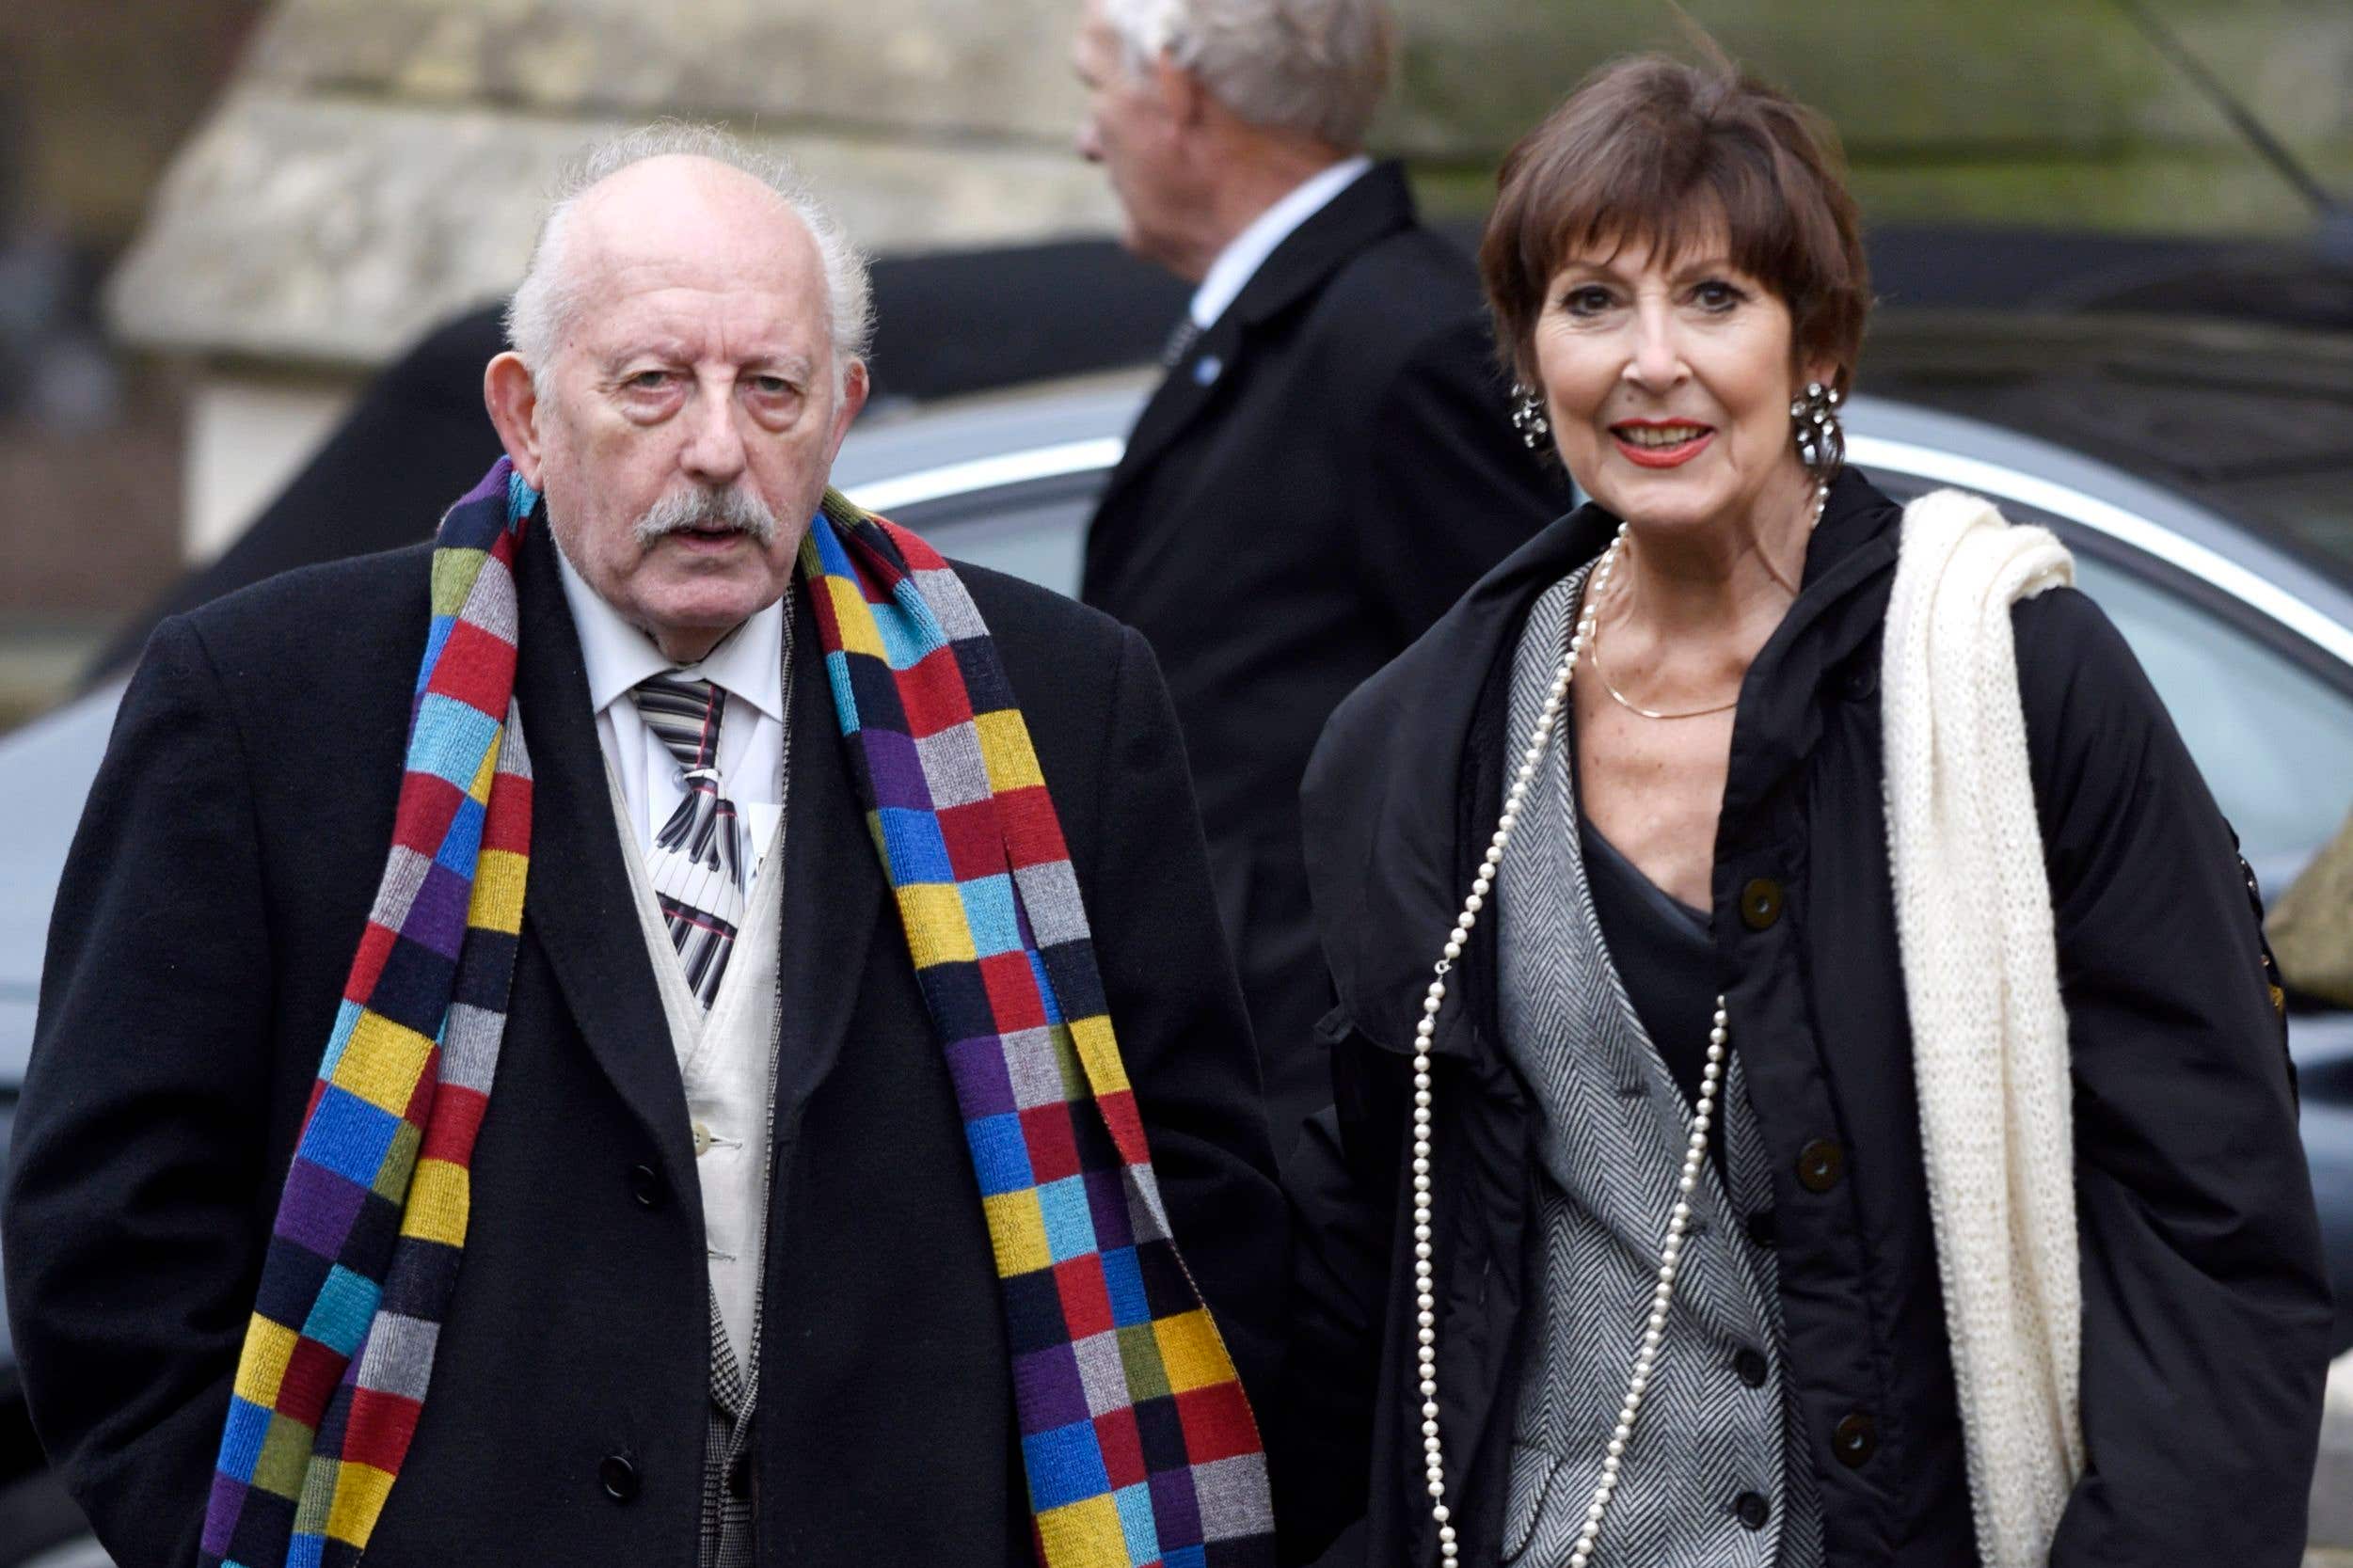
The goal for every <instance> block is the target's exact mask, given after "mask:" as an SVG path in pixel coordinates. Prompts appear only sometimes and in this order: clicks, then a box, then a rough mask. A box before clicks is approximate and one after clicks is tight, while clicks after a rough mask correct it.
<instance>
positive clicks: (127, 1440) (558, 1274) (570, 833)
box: [5, 129, 1285, 1568]
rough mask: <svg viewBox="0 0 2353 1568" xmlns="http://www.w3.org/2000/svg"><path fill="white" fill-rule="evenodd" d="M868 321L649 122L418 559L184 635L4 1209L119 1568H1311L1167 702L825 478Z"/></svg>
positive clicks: (99, 824) (1214, 937) (408, 553)
mask: <svg viewBox="0 0 2353 1568" xmlns="http://www.w3.org/2000/svg"><path fill="white" fill-rule="evenodd" d="M866 301H867V288H866V276H865V271H864V265H863V263H862V262H861V261H860V260H859V259H858V257H857V255H856V253H855V251H854V250H853V249H852V248H851V245H849V243H848V242H847V240H846V239H845V238H844V237H843V236H842V234H841V232H840V230H838V228H837V227H836V226H835V223H834V222H833V220H832V219H831V218H829V217H828V216H827V215H826V214H825V213H824V211H823V209H822V208H820V207H819V205H818V204H817V203H816V202H815V200H814V199H813V198H811V197H810V196H809V195H808V194H807V192H806V191H805V190H803V188H802V187H800V186H799V185H798V184H796V183H795V182H793V181H792V180H791V178H790V176H789V174H788V173H787V171H784V170H782V169H781V168H778V167H774V166H769V165H767V164H765V163H763V162H762V161H761V160H759V159H757V158H755V157H752V156H750V155H748V154H747V153H745V152H744V151H743V150H741V149H739V148H738V147H737V146H736V145H735V144H733V143H732V142H730V141H728V140H727V139H725V138H724V137H723V136H722V135H719V134H717V133H714V132H704V131H694V130H685V129H672V130H663V131H658V132H651V133H640V134H637V135H633V136H630V137H626V138H623V139H622V140H620V141H619V142H617V143H614V144H612V145H610V146H608V147H606V148H604V149H602V150H599V151H597V152H596V153H595V154H593V155H592V156H591V157H590V158H589V159H588V160H587V162H586V163H585V165H584V166H583V167H582V169H581V171H580V174H579V176H578V177H577V178H576V179H575V180H573V181H572V182H570V184H569V185H568V186H567V188H566V190H565V192H564V195H563V196H562V198H560V199H559V201H558V203H557V204H556V206H555V207H554V208H553V209H552V211H551V213H550V215H549V219H548V222H547V224H546V226H545V228H544V229H543V230H542V233H541V237H540V241H539V244H538V246H537V248H536V251H535V253H534V256H533V261H532V264H531V267H530V270H529V274H528V276H527V277H526V278H525V280H524V282H523V284H522V286H521V287H520V288H519V289H518V290H517V293H516V296H515V299H514V302H513V307H512V310H511V316H510V325H511V331H512V336H513V341H514V345H515V346H514V350H513V352H510V353H506V354H501V355H500V356H498V357H497V358H496V359H494V360H493V361H492V362H491V363H490V365H489V367H488V370H487V372H486V375H485V395H486V399H487V402H488V404H489V408H490V413H491V416H492V419H493V420H494V422H495V423H496V424H497V426H498V429H499V433H500V436H501V441H502V442H503V444H504V446H505V448H506V451H507V456H506V458H505V459H504V460H502V461H501V463H500V464H499V465H498V466H497V467H494V468H493V469H492V470H491V472H490V473H489V474H488V475H487V476H486V477H485V479H484V481H483V483H481V484H480V485H478V486H477V487H476V489H475V490H474V491H473V492H472V493H471V494H469V496H468V497H466V498H465V499H462V500H460V501H459V502H458V503H457V504H456V505H455V506H453V508H452V509H451V511H450V512H449V514H448V515H447V516H446V517H444V519H443V521H442V524H441V528H440V531H439V536H438V539H437V543H436V544H435V545H433V546H419V547H418V548H415V549H410V550H404V551H398V552H394V553H391V554H387V555H380V556H374V557H368V558H363V559H360V560H357V561H350V562H340V563H337V564H334V565H330V566H325V567H320V568H316V569H312V570H308V571H304V572H300V573H296V574H293V575H291V576H288V577H285V578H278V579H275V580H273V581H271V582H268V583H264V584H262V585H260V586H258V587H256V588H253V589H250V590H246V591H245V592H242V593H239V594H233V595H231V596H230V597H228V598H226V599H223V600H220V601H218V602H216V603H215V604H213V605H210V606H208V607H206V608H204V609H202V610H198V611H196V612H194V613H192V614H190V615H187V616H183V617H179V618H176V619H174V620H172V621H169V622H167V623H166V624H165V625H164V626H163V627H162V628H161V629H159V630H158V631H157V633H156V635H155V637H154V640H153V641H152V642H151V644H150V646H149V648H148V651H147V654H146V657H145V658H144V660H143V662H142V665H141V667H140V670H139V673H138V674H137V675H136V676H135V679H134V680H133V681H132V683H131V687H130V689H129V691H128V692H127V693H126V695H125V696H124V698H123V704H122V709H121V717H120V719H119V721H118V723H117V727H116V730H115V735H114V738H113V741H112V744H111V745H110V747H109V750H108V752H107V756H106V760H105V763H104V765H103V768H102V769H101V772H100V774H99V777H98V780H97V783H96V784H95V786H94V787H93V789H92V791H91V794H90V798H89V803H88V808H87V813H86V815H85V816H84V819H83V822H82V827H81V830H80V832H79V834H78V836H77V838H76V841H75V845H74V848H73V851H72V858H71V860H70V862H69V864H68V868H67V871H66V874H65V878H64V880H63V883H62V885H61V888H60V892H59V895H58V902H57V907H56V913H55V916H54V919H53V928H52V934H51V945H50V951H49V958H48V963H47V967H46V969H45V971H44V974H43V977H42V995H41V1008H40V1023H39V1026H38V1029H37V1033H36V1039H35V1045H34V1052H33V1059H32V1065H31V1068H30V1070H29V1072H28V1075H27V1078H26V1083H25V1086H24V1099H23V1104H22V1109H21V1111H20V1114H19V1117H18V1119H17V1122H16V1144H15V1150H14V1159H13V1163H12V1165H11V1169H10V1171H9V1180H8V1199H7V1211H6V1215H5V1221H6V1248H7V1257H8V1297H9V1308H10V1316H11V1320H12V1323H13V1325H14V1328H15V1333H16V1348H17V1351H18V1354H19V1357H20V1360H21V1363H22V1367H23V1370H24V1378H25V1383H26V1386H27V1388H28V1391H29V1394H30V1399H31V1406H32V1410H33V1415H34V1420H35V1423H36V1425H37V1426H38V1428H39V1429H40V1435H41V1437H42V1440H43V1442H44V1444H45V1445H46V1447H47V1449H48V1451H49V1453H50V1455H51V1457H52V1458H53V1460H54V1461H55V1462H56V1465H57V1467H58V1468H59V1470H60V1471H61V1472H62V1473H63V1475H64V1476H65V1478H66V1480H67V1482H68V1484H69V1486H70V1488H71V1489H72V1493H73V1495H74V1497H76V1498H77V1500H78V1501H79V1502H80V1503H81V1504H82V1506H83V1507H84V1509H85V1510H86V1511H87V1513H88V1514H89V1516H90V1518H91V1521H92V1523H93V1524H94V1526H95V1527H96V1528H97V1531H98V1534H99V1537H100V1539H101V1540H102V1541H103V1543H104V1544H105V1546H106V1547H107V1549H108V1551H109V1552H110V1553H111V1554H112V1555H113V1557H114V1558H115V1560H116V1561H117V1562H118V1563H119V1564H120V1565H121V1568H164V1565H167V1564H169V1565H172V1568H183V1565H186V1564H189V1563H199V1564H202V1565H204V1568H215V1565H218V1564H224V1563H236V1564H241V1565H243V1568H293V1565H295V1564H303V1565H314V1564H324V1565H326V1568H349V1565H350V1564H354V1563H357V1562H358V1561H359V1560H361V1558H362V1556H363V1554H364V1557H365V1560H366V1561H367V1562H368V1563H369V1564H371V1565H372V1568H396V1565H398V1568H449V1565H452V1564H465V1563H564V1564H567V1565H579V1564H612V1565H615V1568H618V1565H621V1564H631V1565H636V1564H649V1563H659V1564H685V1563H690V1562H692V1563H698V1564H701V1565H704V1568H713V1565H722V1564H725V1565H732V1564H749V1563H770V1564H782V1563H787V1562H789V1563H792V1564H795V1565H796V1568H805V1565H811V1564H834V1563H839V1564H842V1565H844V1568H848V1565H850V1564H859V1565H868V1564H873V1563H878V1562H955V1563H1003V1564H1008V1565H1010V1564H1016V1563H1021V1564H1026V1563H1030V1562H1032V1561H1037V1560H1042V1561H1043V1562H1045V1563H1046V1564H1048V1565H1050V1568H1060V1565H1067V1564H1086V1565H1089V1568H1092V1565H1095V1564H1100V1563H1109V1562H1122V1563H1123V1562H1130V1561H1133V1562H1136V1563H1139V1564H1140V1563H1144V1562H1151V1561H1168V1562H1172V1563H1173V1562H1181V1561H1192V1562H1197V1563H1206V1564H1225V1563H1232V1564H1255V1563H1262V1562H1266V1561H1270V1560H1271V1544H1270V1542H1271V1537H1270V1534H1269V1520H1268V1517H1267V1503H1266V1476H1265V1467H1264V1457H1263V1449H1262V1445H1261V1443H1260V1439H1259V1435H1258V1432H1257V1428H1256V1425H1255V1422H1254V1420H1253V1418H1252V1416H1251V1412H1250V1407H1249V1404H1248V1400H1247V1398H1246V1397H1245V1394H1244V1391H1243V1385H1244V1384H1245V1383H1248V1384H1249V1385H1250V1386H1253V1387H1255V1386H1260V1385H1262V1384H1263V1383H1264V1380H1265V1379H1266V1377H1267V1376H1268V1374H1269V1372H1270V1371H1271V1363H1272V1361H1273V1357H1274V1353H1273V1350H1272V1346H1273V1344H1274V1341H1275V1337H1276V1334H1277V1331H1278V1322H1277V1320H1278V1318H1279V1316H1280V1295H1279V1292H1280V1281H1281V1279H1282V1277H1283V1271H1282V1269H1281V1267H1280V1258H1281V1257H1282V1252H1283V1246H1284V1241H1285V1238H1284V1230H1283V1226H1284V1220H1283V1212H1282V1208H1281V1202H1280V1196H1278V1194H1277V1192H1276V1189H1275V1187H1274V1185H1273V1182H1272V1180H1271V1173H1272V1162H1271V1158H1270V1154H1269V1150H1268V1147H1267V1141H1266V1133H1265V1128H1264V1118H1263V1114H1262V1112H1261V1110H1260V1108H1259V1101H1258V1095H1257V1089H1258V1085H1257V1079H1256V1071H1255V1067H1254V1063H1253V1061H1252V1057H1251V1053H1250V1047H1249V1037H1248V1025H1247V1022H1246V1021H1245V1019H1244V1016H1243V1011H1242V1006H1241V1000H1240V996H1239V994H1238V991H1237V989H1236V987H1235V984H1234V980H1233V976H1232V970H1231V968H1230V967H1229V965H1228V961H1227V959H1226V957H1225V954H1224V949H1223V946H1222V943H1221V941H1220V938H1219V934H1218V931H1217V927H1216V913H1215V909H1214V906H1213V903H1212V899H1211V894H1210V887H1209V879H1208V874H1207V870H1206V864H1205V860H1204V853H1203V849H1202V846H1201V842H1200V836H1199V834H1198V832H1195V831H1194V830H1193V828H1192V827H1191V824H1192V822H1193V820H1194V817H1193V802H1192V798H1191V795H1190V793H1189V790H1188V787H1187V784H1186V780H1185V776H1184V762H1183V752H1182V748H1181V744H1180V741H1179V738H1178V735H1177V730H1176V725H1175V721H1174V719H1173V717H1172V715H1171V714H1170V712H1169V704H1168V698H1167V696H1166V694H1165V692H1164V690H1163V689H1162V687H1161V684H1160V680H1159V677H1158V675H1157V673H1155V671H1154V668H1153V659H1152V656H1151V654H1150V652H1149V650H1148V649H1147V648H1146V647H1145V645H1144V644H1143V642H1142V641H1141V640H1140V639H1139V638H1137V636H1136V634H1135V633H1133V632H1129V631H1126V630H1124V629H1122V628H1121V627H1120V626H1116V625H1115V624H1114V623H1112V622H1111V621H1109V620H1107V619H1106V618H1105V617H1103V616H1101V615H1099V614H1097V613H1095V612H1094V611H1091V610H1085V609H1082V608H1080V607H1078V606H1076V605H1074V604H1072V603H1070V602H1069V601H1067V600H1064V599H1061V598H1059V597H1057V596H1056V595H1053V594H1047V593H1045V592H1043V591H1042V590H1039V589H1036V588H1032V587H1030V586H1028V585H1026V584H1024V583H1020V582H1017V581H1014V580H1012V579H1010V578H1003V577H999V576H997V575H995V574H993V573H990V572H986V571H982V570H979V569H977V568H971V567H962V566H951V565H950V564H948V563H947V562H943V561H942V560H941V559H940V558H939V557H938V556H936V555H935V554H933V553H932V552H931V551H930V549H929V548H928V547H927V546H924V545H923V544H922V542H921V541H920V540H918V539H916V538H915V537H914V535H912V534H909V533H906V532H905V531H900V530H898V529H896V528H894V527H892V526H891V525H889V524H887V523H885V522H882V520H880V519H877V518H874V517H872V516H869V515H866V514H865V513H863V512H861V511H860V510H859V509H857V508H856V507H855V506H853V505H851V503H850V502H848V501H847V500H846V499H843V498H842V497H841V496H839V495H838V494H837V493H835V492H833V491H831V490H830V489H828V487H827V484H826V476H827V473H828V471H829V469H830V467H831V466H832V463H833V460H834V456H835V451H837V449H838V448H839V446H840V444H841V441H842V438H843V436H844V434H845V433H846V431H847V430H848V428H849V425H850V422H851V419H852V418H853V417H854V416H855V414H856V413H857V410H858V407H859V404H860V403H861V402H862V401H863V399H864V396H865V390H866V369H865V366H864V364H863V363H862V361H861V356H862V354H863V353H864V351H865V344H866V332H867V321H866V317H867V304H866ZM1213 1216H1214V1224H1213V1223H1211V1220H1212V1217H1213ZM1180 1245H1181V1246H1182V1248H1183V1259H1182V1261H1180V1259H1179V1255H1178V1247H1179V1246H1180Z"/></svg>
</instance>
